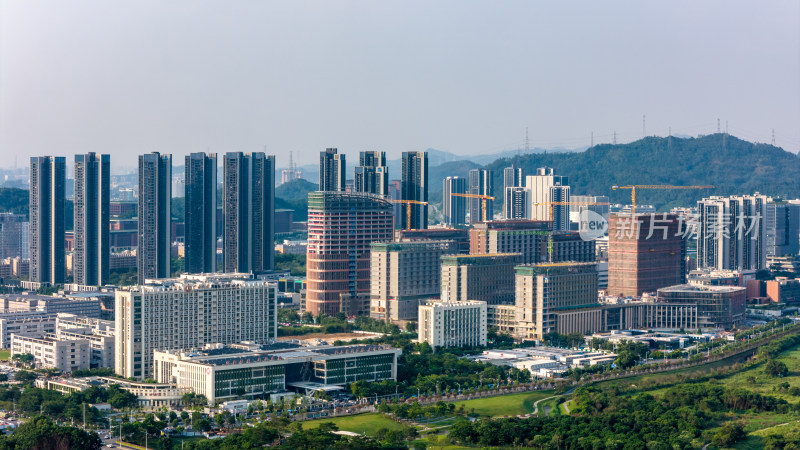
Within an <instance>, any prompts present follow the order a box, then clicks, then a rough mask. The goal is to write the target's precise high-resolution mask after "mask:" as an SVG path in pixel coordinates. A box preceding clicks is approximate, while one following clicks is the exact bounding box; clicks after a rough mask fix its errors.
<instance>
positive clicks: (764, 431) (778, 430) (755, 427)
mask: <svg viewBox="0 0 800 450" xmlns="http://www.w3.org/2000/svg"><path fill="white" fill-rule="evenodd" d="M737 420H742V421H744V422H745V424H746V425H745V431H747V432H748V435H747V439H745V440H744V441H741V442H738V443H737V444H736V445H735V447H734V448H737V449H741V450H750V449H759V448H764V437H766V436H769V435H771V434H785V433H792V432H795V433H796V432H797V431H798V430H800V421H798V420H797V416H795V415H793V414H742V415H740V416H738V417H737Z"/></svg>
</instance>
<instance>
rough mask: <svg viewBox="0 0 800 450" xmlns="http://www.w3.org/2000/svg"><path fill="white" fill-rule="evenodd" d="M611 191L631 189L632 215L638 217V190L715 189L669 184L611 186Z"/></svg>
mask: <svg viewBox="0 0 800 450" xmlns="http://www.w3.org/2000/svg"><path fill="white" fill-rule="evenodd" d="M611 189H613V190H615V191H616V190H617V189H630V190H631V215H632V216H635V215H636V190H637V189H714V186H711V185H701V186H672V185H669V184H635V185H631V186H611Z"/></svg>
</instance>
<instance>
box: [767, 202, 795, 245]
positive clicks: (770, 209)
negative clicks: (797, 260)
mask: <svg viewBox="0 0 800 450" xmlns="http://www.w3.org/2000/svg"><path fill="white" fill-rule="evenodd" d="M766 211H767V217H766V234H767V235H766V246H767V255H768V256H788V255H796V254H797V253H798V252H800V205H799V204H796V203H784V202H780V201H776V202H774V203H768V204H767V208H766Z"/></svg>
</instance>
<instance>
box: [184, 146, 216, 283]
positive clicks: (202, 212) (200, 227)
mask: <svg viewBox="0 0 800 450" xmlns="http://www.w3.org/2000/svg"><path fill="white" fill-rule="evenodd" d="M184 170H185V172H184V174H185V179H186V181H185V183H184V184H185V186H186V197H185V206H184V224H185V225H184V226H185V239H184V248H185V258H184V261H185V263H184V264H185V268H186V272H188V273H211V272H216V271H217V155H216V154H215V153H210V154H208V155H206V154H205V153H202V152H201V153H192V154H191V155H188V156H186V166H185V168H184Z"/></svg>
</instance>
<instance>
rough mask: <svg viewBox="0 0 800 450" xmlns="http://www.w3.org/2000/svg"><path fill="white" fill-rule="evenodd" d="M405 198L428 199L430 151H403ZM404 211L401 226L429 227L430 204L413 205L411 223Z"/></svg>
mask: <svg viewBox="0 0 800 450" xmlns="http://www.w3.org/2000/svg"><path fill="white" fill-rule="evenodd" d="M400 182H401V184H402V186H401V195H402V199H403V200H415V201H418V202H427V201H428V152H403V158H402V161H401V174H400ZM405 208H406V205H403V211H404V213H403V214H401V215H400V223H401V225H402V226H401V228H403V229H409V228H410V229H412V230H422V229H426V228H428V205H421V204H412V205H411V224H410V226H409V224H408V223H407V222H408V218H407V217H406V214H405Z"/></svg>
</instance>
